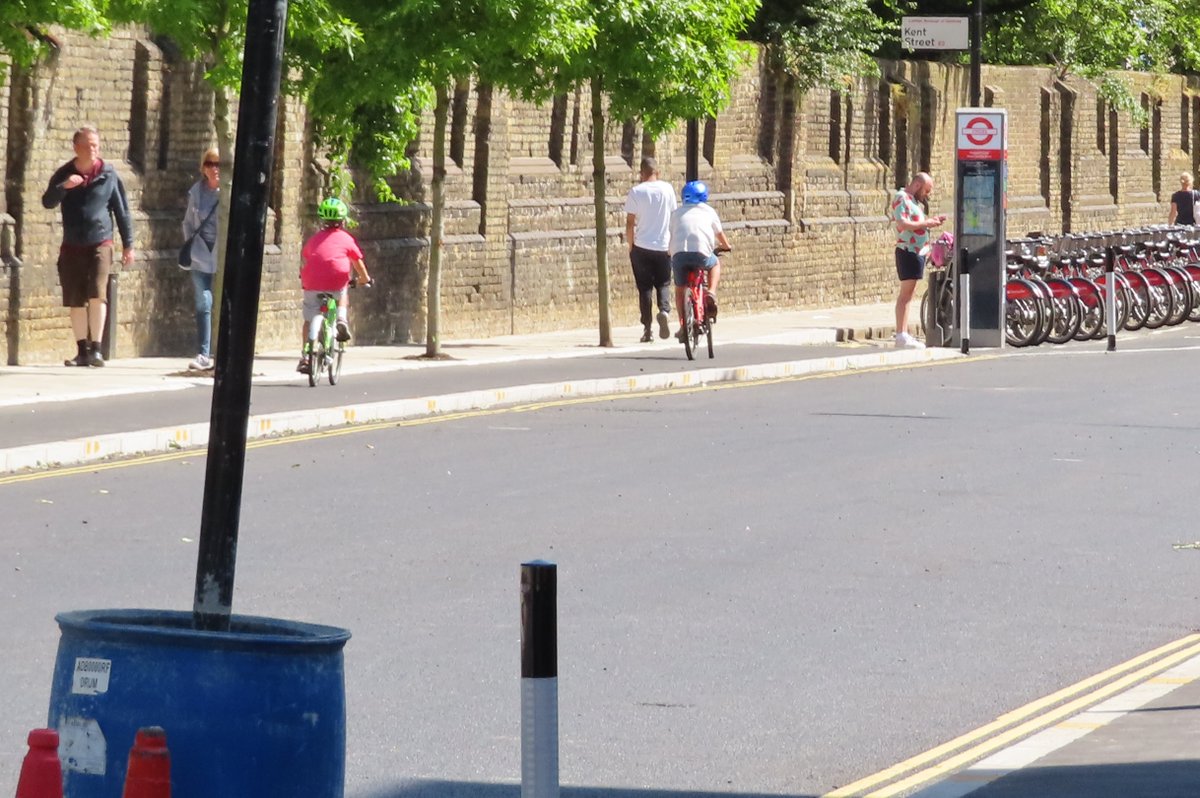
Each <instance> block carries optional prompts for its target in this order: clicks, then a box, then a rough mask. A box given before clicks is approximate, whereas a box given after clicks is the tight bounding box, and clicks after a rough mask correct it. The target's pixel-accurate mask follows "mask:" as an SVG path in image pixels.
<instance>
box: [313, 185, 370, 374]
mask: <svg viewBox="0 0 1200 798" xmlns="http://www.w3.org/2000/svg"><path fill="white" fill-rule="evenodd" d="M349 215H350V209H349V208H347V207H346V203H344V202H342V201H341V200H340V199H338V198H337V197H329V198H328V199H325V200H322V201H321V204H320V205H318V206H317V216H319V217H320V218H321V229H320V230H319V231H317V232H316V233H315V234H314V235H313V237H312V238H310V239H308V241H306V242H304V249H303V250H301V253H300V254H301V257H302V258H303V260H304V266H303V267H301V269H300V286H301V287H302V288H303V289H304V329H303V331H302V333H301V336H300V337H301V344H300V351H301V354H300V364H299V365H298V366H296V371H299V372H300V373H301V374H307V373H308V358H306V357H305V356H304V354H303V352H304V344H305V343H306V342H307V341H308V327H309V324H310V323H311V322H312V320H313V317H314V316H316V315H317V314H318V313H320V312H321V311H320V307H321V303H320V300H319V299H318V297H319V296H320V295H321V294H334V295H336V297H337V306H338V307H337V312H338V319H337V339H338V340H339V341H349V340H350V324H349V311H350V305H349V298H348V296H347V294H348V293H349V292H348V291H347V290H346V289H347V288H348V287H349V285H350V272H351V270H353V271H354V273H355V274H356V275H357V276H358V281H359V282H360V283H362V284H364V285H370V283H371V276H370V275H369V274H367V265H366V264H365V263H363V253H362V250H361V249H359V247H358V242H357V241H356V240H355V239H354V236H352V235H350V234H349V233H347V232H346V230H345V224H346V217H347V216H349Z"/></svg>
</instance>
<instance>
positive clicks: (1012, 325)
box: [1004, 279, 1046, 346]
mask: <svg viewBox="0 0 1200 798" xmlns="http://www.w3.org/2000/svg"><path fill="white" fill-rule="evenodd" d="M1045 323H1046V322H1045V316H1044V313H1043V311H1042V303H1041V301H1040V299H1039V293H1038V290H1037V289H1036V288H1034V287H1033V285H1032V284H1030V283H1029V282H1027V281H1026V280H1021V279H1013V280H1009V281H1008V282H1007V283H1006V284H1005V303H1004V339H1005V340H1006V341H1007V342H1008V344H1009V346H1029V345H1031V344H1033V343H1034V342H1036V341H1037V340H1038V339H1039V337H1040V336H1041V334H1042V328H1043V327H1044V326H1045Z"/></svg>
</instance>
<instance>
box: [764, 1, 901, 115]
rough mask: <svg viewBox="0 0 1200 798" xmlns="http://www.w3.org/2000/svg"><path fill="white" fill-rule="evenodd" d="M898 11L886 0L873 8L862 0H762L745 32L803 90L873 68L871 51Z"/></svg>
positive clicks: (882, 39) (890, 27)
mask: <svg viewBox="0 0 1200 798" xmlns="http://www.w3.org/2000/svg"><path fill="white" fill-rule="evenodd" d="M881 11H882V14H881V13H880V12H881ZM899 13H900V9H898V8H895V7H893V6H892V5H891V4H890V3H889V4H885V5H883V6H881V7H880V8H879V9H876V8H873V7H872V5H871V3H870V2H868V0H821V1H819V2H813V1H812V0H801V1H800V2H795V1H794V0H765V2H764V3H763V5H762V8H761V9H760V11H759V13H758V16H757V17H756V18H755V20H754V24H753V26H752V27H751V30H750V34H751V37H752V38H753V39H754V40H755V41H757V42H760V43H762V44H763V45H765V46H766V48H767V55H768V57H769V63H770V65H771V66H772V67H773V68H775V69H777V70H779V71H780V72H782V73H783V74H785V75H787V76H788V77H790V78H791V79H792V81H793V83H794V85H795V87H796V90H797V91H798V92H800V93H803V92H806V91H808V90H809V89H812V88H816V87H817V86H828V87H834V86H838V85H840V84H841V83H842V81H843V80H844V79H845V78H848V77H854V76H858V75H875V74H878V72H879V67H878V65H877V64H876V62H875V59H874V55H875V54H876V53H878V52H879V50H880V48H881V47H882V46H883V45H884V42H885V37H886V34H887V32H888V31H889V30H896V29H898V27H899V22H898V20H899Z"/></svg>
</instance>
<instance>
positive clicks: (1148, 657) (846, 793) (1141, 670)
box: [822, 634, 1200, 798]
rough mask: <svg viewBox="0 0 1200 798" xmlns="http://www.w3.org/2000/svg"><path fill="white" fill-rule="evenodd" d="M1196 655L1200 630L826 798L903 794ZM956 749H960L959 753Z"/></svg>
mask: <svg viewBox="0 0 1200 798" xmlns="http://www.w3.org/2000/svg"><path fill="white" fill-rule="evenodd" d="M1196 656H1200V634H1191V635H1188V636H1187V637H1182V638H1180V639H1179V640H1176V641H1174V642H1172V643H1168V644H1167V645H1165V646H1161V647H1159V648H1156V649H1154V650H1153V651H1149V652H1147V653H1145V654H1142V655H1140V656H1137V657H1134V658H1133V659H1130V660H1128V661H1126V662H1122V663H1121V664H1120V665H1116V666H1114V667H1112V668H1109V669H1108V670H1106V671H1103V672H1102V673H1098V674H1096V675H1095V676H1091V677H1088V678H1087V679H1084V680H1082V681H1080V682H1076V683H1075V684H1073V685H1071V686H1070V687H1065V688H1063V689H1062V690H1059V691H1057V692H1054V693H1051V694H1050V695H1048V696H1045V697H1044V698H1039V699H1038V700H1036V701H1033V702H1031V703H1029V704H1026V705H1025V706H1023V707H1021V708H1020V709H1015V710H1013V711H1012V712H1007V713H1005V714H1003V715H1001V716H1000V717H998V718H996V719H995V720H994V721H992V722H991V723H988V724H987V725H984V726H980V727H979V728H978V729H975V730H974V731H970V732H967V733H966V734H963V735H960V736H958V737H955V738H954V739H953V740H950V741H949V742H946V743H943V744H941V745H939V746H937V747H936V748H931V749H929V750H928V751H925V752H924V753H921V754H918V755H916V756H914V757H910V758H909V759H906V760H904V761H903V762H899V763H897V764H895V765H892V766H891V767H889V768H885V769H884V770H881V771H879V772H878V773H873V774H871V775H870V776H867V777H865V778H862V779H859V780H858V781H855V782H853V783H851V784H847V785H846V786H844V787H839V788H838V789H836V790H834V791H832V792H828V793H826V794H825V795H824V796H822V798H891V796H896V795H900V794H901V793H904V792H907V791H909V790H912V789H914V788H916V787H919V786H921V785H923V784H926V783H928V782H931V781H934V780H935V779H939V778H942V777H945V776H947V775H949V774H951V773H953V772H954V771H956V770H958V769H959V768H961V767H963V766H965V765H967V764H969V763H971V762H974V761H976V760H978V759H982V758H983V757H985V756H987V755H989V754H992V753H994V752H996V751H998V750H1000V749H1002V748H1005V747H1007V746H1008V745H1010V744H1012V743H1014V742H1016V741H1017V740H1020V739H1021V738H1023V737H1027V736H1029V735H1030V734H1033V733H1034V732H1037V731H1040V730H1042V729H1044V728H1046V727H1048V726H1050V725H1052V724H1054V723H1057V722H1059V721H1062V720H1063V719H1065V718H1068V717H1070V716H1072V715H1075V714H1078V713H1079V712H1082V711H1083V710H1084V709H1086V708H1088V707H1089V706H1091V705H1093V704H1096V703H1098V702H1099V701H1101V700H1103V699H1105V698H1108V697H1109V696H1111V695H1114V694H1116V693H1119V692H1122V691H1124V690H1127V689H1129V688H1131V687H1133V686H1134V685H1137V684H1140V683H1141V682H1144V681H1146V680H1148V679H1151V678H1153V677H1154V676H1156V675H1158V674H1159V673H1162V672H1163V671H1165V670H1167V669H1169V668H1172V667H1174V666H1176V665H1178V664H1179V663H1181V662H1186V661H1187V660H1189V659H1191V658H1193V657H1196ZM1064 702H1066V703H1064ZM959 749H964V750H961V751H960V750H959ZM955 751H958V753H957V754H955V753H954V752H955ZM951 754H953V755H952V756H951ZM905 774H910V775H907V776H905ZM901 777H903V778H901ZM897 779H899V780H897Z"/></svg>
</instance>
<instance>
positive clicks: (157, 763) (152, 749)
mask: <svg viewBox="0 0 1200 798" xmlns="http://www.w3.org/2000/svg"><path fill="white" fill-rule="evenodd" d="M121 798H171V752H170V751H168V750H167V733H166V732H165V731H163V730H162V729H160V728H159V727H158V726H150V727H148V728H145V729H138V733H137V735H136V736H135V737H134V738H133V748H131V749H129V768H128V770H126V771H125V789H124V790H123V791H122V793H121Z"/></svg>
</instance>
